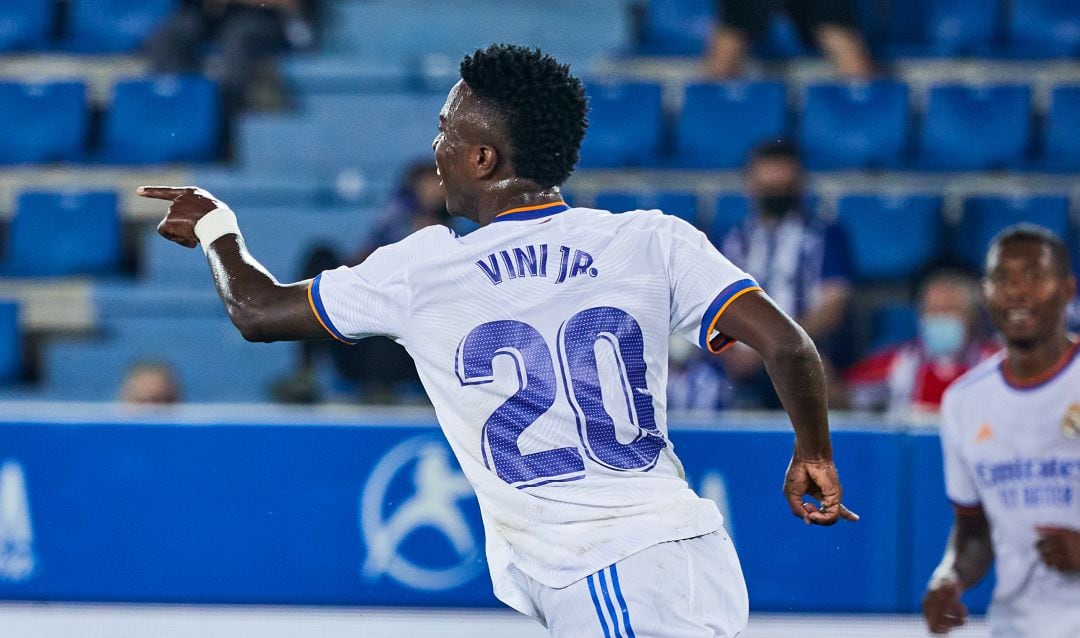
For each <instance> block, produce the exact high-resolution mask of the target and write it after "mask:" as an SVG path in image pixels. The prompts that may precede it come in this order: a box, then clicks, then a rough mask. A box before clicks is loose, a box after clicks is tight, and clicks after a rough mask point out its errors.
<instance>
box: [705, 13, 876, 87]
mask: <svg viewBox="0 0 1080 638" xmlns="http://www.w3.org/2000/svg"><path fill="white" fill-rule="evenodd" d="M718 4H719V5H722V6H720V7H719V12H720V15H722V16H723V19H722V20H721V23H720V24H719V25H718V26H717V28H716V32H715V34H714V36H713V40H712V42H711V44H710V45H709V51H708V52H707V54H706V58H705V73H706V75H708V76H710V77H713V78H716V79H725V78H733V77H738V76H740V75H742V73H743V68H744V65H745V62H746V55H747V53H746V52H747V49H748V48H749V47H750V45H751V44H752V43H753V42H754V41H756V40H758V39H759V38H760V37H761V36H762V35H764V33H765V31H766V27H767V26H768V23H769V17H770V15H772V14H773V13H775V12H777V11H781V10H782V11H786V12H787V14H788V15H790V16H791V18H792V20H793V21H794V22H795V24H796V26H797V27H798V29H799V33H800V35H801V36H802V39H803V41H804V42H808V43H810V42H816V43H817V44H818V45H819V46H820V47H821V48H822V49H823V50H824V51H825V54H826V55H828V56H829V58H830V59H831V60H832V62H833V64H834V65H835V66H836V70H837V72H838V73H839V74H840V75H842V76H844V77H847V78H852V79H860V80H865V79H868V78H869V77H870V76H871V74H872V73H873V70H874V68H873V62H872V61H871V59H870V55H869V53H868V52H867V48H866V43H865V42H864V41H863V38H862V35H861V34H860V32H859V25H858V22H857V20H856V15H855V6H854V0H722V2H718Z"/></svg>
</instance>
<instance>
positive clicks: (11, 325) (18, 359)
mask: <svg viewBox="0 0 1080 638" xmlns="http://www.w3.org/2000/svg"><path fill="white" fill-rule="evenodd" d="M21 369H22V330H21V329H20V327H19V304H17V303H16V302H14V301H11V300H8V299H0V386H5V385H8V384H11V383H12V382H14V381H15V380H16V379H18V377H19V373H20V371H21Z"/></svg>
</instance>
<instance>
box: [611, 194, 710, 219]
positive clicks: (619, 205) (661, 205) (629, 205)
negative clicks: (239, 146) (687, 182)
mask: <svg viewBox="0 0 1080 638" xmlns="http://www.w3.org/2000/svg"><path fill="white" fill-rule="evenodd" d="M593 206H594V207H595V208H599V209H601V210H610V211H611V212H613V213H623V212H626V211H628V210H652V209H657V210H661V211H663V212H665V213H667V214H669V215H675V216H676V217H678V218H680V219H684V220H686V221H688V222H690V223H691V224H694V225H697V223H698V210H697V208H698V198H697V195H695V194H694V193H685V192H678V191H657V192H636V193H633V192H625V191H608V192H604V193H600V194H598V195H597V196H596V201H595V202H594V204H593Z"/></svg>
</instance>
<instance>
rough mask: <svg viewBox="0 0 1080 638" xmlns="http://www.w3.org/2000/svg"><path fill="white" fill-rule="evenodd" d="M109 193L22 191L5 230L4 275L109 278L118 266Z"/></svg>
mask: <svg viewBox="0 0 1080 638" xmlns="http://www.w3.org/2000/svg"><path fill="white" fill-rule="evenodd" d="M120 239H121V237H120V215H119V213H118V210H117V196H116V193H113V192H82V193H55V192H23V193H22V194H20V195H19V198H18V202H17V204H16V210H15V216H14V217H12V219H11V222H10V225H9V227H8V249H7V259H6V261H5V262H4V264H3V273H4V274H6V275H9V276H24V277H31V276H60V275H75V274H90V275H93V274H109V273H112V272H114V271H115V270H116V267H117V266H118V265H119V263H120Z"/></svg>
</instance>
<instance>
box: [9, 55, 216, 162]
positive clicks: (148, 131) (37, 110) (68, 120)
mask: <svg viewBox="0 0 1080 638" xmlns="http://www.w3.org/2000/svg"><path fill="white" fill-rule="evenodd" d="M91 110H92V109H91V105H90V103H89V100H88V97H87V88H86V85H85V84H84V83H82V82H74V81H72V82H48V83H23V82H10V81H9V82H0V120H2V121H3V122H4V124H5V125H4V126H3V127H0V164H40V163H47V162H57V161H66V162H80V161H101V162H108V163H120V164H154V163H163V162H199V161H209V160H212V159H214V158H216V157H217V155H218V153H219V148H220V140H221V129H222V114H221V99H220V95H219V91H218V87H217V85H216V84H215V83H214V82H212V81H211V80H209V79H207V78H205V77H203V76H200V75H162V76H154V77H147V78H137V79H130V80H123V81H120V82H117V83H116V84H115V86H114V87H113V98H112V101H111V104H109V105H108V108H106V109H105V112H104V118H103V121H102V129H101V132H100V138H101V142H100V145H99V146H100V148H97V149H92V148H90V147H89V140H90V138H91V137H92V135H91V126H90V123H91V121H92V117H91Z"/></svg>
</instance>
